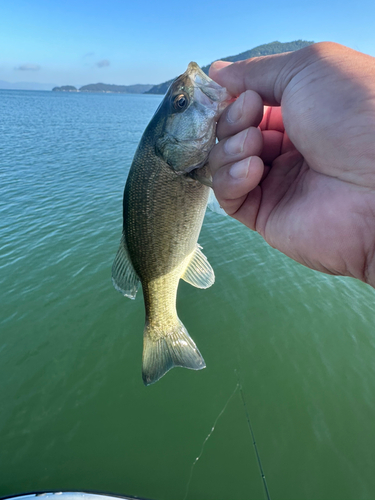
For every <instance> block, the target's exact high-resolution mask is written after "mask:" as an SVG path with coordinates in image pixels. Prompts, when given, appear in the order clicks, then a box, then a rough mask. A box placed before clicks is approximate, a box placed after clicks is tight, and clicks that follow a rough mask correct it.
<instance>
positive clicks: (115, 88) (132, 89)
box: [79, 83, 153, 94]
mask: <svg viewBox="0 0 375 500" xmlns="http://www.w3.org/2000/svg"><path fill="white" fill-rule="evenodd" d="M152 87H153V86H152V85H146V84H142V83H138V84H136V85H110V84H108V83H91V84H90V85H84V86H83V87H81V88H80V89H79V91H80V92H116V93H117V92H120V93H123V94H144V93H145V92H146V91H147V90H150V89H151V88H152Z"/></svg>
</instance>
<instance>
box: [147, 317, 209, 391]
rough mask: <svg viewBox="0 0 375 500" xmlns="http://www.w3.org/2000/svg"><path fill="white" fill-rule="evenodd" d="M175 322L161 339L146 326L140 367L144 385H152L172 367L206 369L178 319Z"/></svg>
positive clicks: (199, 354)
mask: <svg viewBox="0 0 375 500" xmlns="http://www.w3.org/2000/svg"><path fill="white" fill-rule="evenodd" d="M177 321H178V323H177V324H176V325H174V326H173V328H172V329H171V330H170V331H169V332H166V333H165V335H164V336H163V337H159V336H157V337H156V336H155V332H153V329H152V327H151V326H150V325H147V324H146V327H145V330H144V335H143V366H142V378H143V382H144V384H145V385H150V384H154V383H155V382H157V381H158V380H159V379H161V377H162V376H163V375H165V374H166V373H167V371H169V370H170V369H171V368H173V367H174V366H183V367H185V368H190V369H191V370H202V368H206V363H205V362H204V359H203V358H202V355H201V353H200V352H199V350H198V348H197V346H196V345H195V343H194V341H193V340H192V339H191V337H190V336H189V334H188V332H187V330H186V328H185V327H184V325H183V324H182V323H181V321H180V320H179V319H177ZM153 333H154V335H153Z"/></svg>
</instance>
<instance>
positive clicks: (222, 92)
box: [184, 61, 233, 118]
mask: <svg viewBox="0 0 375 500" xmlns="http://www.w3.org/2000/svg"><path fill="white" fill-rule="evenodd" d="M184 75H186V76H187V77H188V78H189V79H190V80H191V82H192V84H193V86H194V90H195V92H194V99H195V100H197V101H198V102H200V103H201V104H203V105H205V106H208V107H210V108H212V109H214V110H215V111H216V118H218V117H219V115H220V114H221V113H222V111H223V110H224V109H225V108H226V107H227V106H228V104H230V102H232V101H233V97H232V96H231V95H230V94H229V92H228V91H227V89H226V88H225V87H222V86H221V85H219V84H218V83H216V82H214V81H213V80H212V79H211V78H210V77H209V76H207V75H206V74H205V73H204V72H203V71H202V70H201V68H200V67H199V66H198V64H197V63H196V62H193V61H192V62H191V63H189V65H188V67H187V70H186V71H185V74H184Z"/></svg>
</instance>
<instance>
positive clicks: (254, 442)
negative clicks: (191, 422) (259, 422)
mask: <svg viewBox="0 0 375 500" xmlns="http://www.w3.org/2000/svg"><path fill="white" fill-rule="evenodd" d="M234 371H235V372H236V375H237V379H238V384H237V387H239V388H240V394H241V398H242V403H243V406H244V409H245V414H246V419H247V425H248V427H249V431H250V436H251V439H252V441H253V446H254V450H255V455H256V457H257V460H258V466H259V472H260V475H261V477H262V481H263V486H264V492H265V494H266V498H267V500H271V497H270V493H269V491H268V486H267V481H266V476H265V475H264V471H263V466H262V461H261V459H260V455H259V451H258V446H257V443H256V440H255V435H254V431H253V427H252V425H251V421H250V415H249V412H248V411H247V406H246V401H245V396H244V393H243V390H242V384H241V381H240V377H239V374H238V372H237V370H234ZM184 500H185V499H184Z"/></svg>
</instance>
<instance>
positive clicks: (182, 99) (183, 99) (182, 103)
mask: <svg viewBox="0 0 375 500" xmlns="http://www.w3.org/2000/svg"><path fill="white" fill-rule="evenodd" d="M188 104H189V101H188V98H187V96H186V95H185V94H178V95H176V97H175V98H174V99H173V107H174V108H175V109H176V110H177V111H183V110H184V109H186V108H187V106H188Z"/></svg>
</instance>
